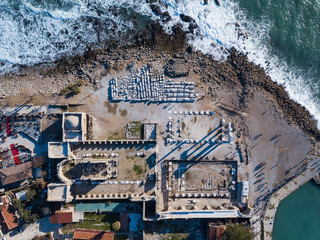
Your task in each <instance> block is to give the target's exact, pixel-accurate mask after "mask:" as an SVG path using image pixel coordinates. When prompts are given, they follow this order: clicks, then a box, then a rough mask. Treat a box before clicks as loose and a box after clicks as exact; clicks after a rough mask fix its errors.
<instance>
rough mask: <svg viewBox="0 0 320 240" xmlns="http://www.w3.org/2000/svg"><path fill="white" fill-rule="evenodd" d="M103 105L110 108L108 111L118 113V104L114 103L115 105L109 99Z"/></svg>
mask: <svg viewBox="0 0 320 240" xmlns="http://www.w3.org/2000/svg"><path fill="white" fill-rule="evenodd" d="M103 106H104V107H105V108H106V109H108V113H112V114H116V113H117V108H118V104H117V103H114V104H113V105H112V104H111V103H110V102H109V101H105V102H104V103H103Z"/></svg>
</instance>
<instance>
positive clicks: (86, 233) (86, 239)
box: [73, 229, 114, 240]
mask: <svg viewBox="0 0 320 240" xmlns="http://www.w3.org/2000/svg"><path fill="white" fill-rule="evenodd" d="M113 237H114V232H105V231H97V230H88V229H76V230H74V234H73V239H74V240H113Z"/></svg>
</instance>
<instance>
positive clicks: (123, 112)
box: [119, 109, 128, 117]
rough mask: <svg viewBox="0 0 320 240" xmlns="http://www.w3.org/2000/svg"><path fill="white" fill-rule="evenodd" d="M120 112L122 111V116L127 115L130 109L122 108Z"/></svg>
mask: <svg viewBox="0 0 320 240" xmlns="http://www.w3.org/2000/svg"><path fill="white" fill-rule="evenodd" d="M119 112H120V116H122V117H125V116H127V114H128V111H127V110H126V109H120V110H119Z"/></svg>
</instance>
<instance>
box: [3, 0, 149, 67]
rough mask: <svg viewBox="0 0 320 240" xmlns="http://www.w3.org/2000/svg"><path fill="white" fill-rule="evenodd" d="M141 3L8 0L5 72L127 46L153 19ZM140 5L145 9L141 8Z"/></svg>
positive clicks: (6, 5)
mask: <svg viewBox="0 0 320 240" xmlns="http://www.w3.org/2000/svg"><path fill="white" fill-rule="evenodd" d="M143 3H145V2H144V1H143V0H140V1H131V2H130V1H125V0H118V1H115V0H113V1H103V0H95V1H87V0H69V1H59V0H57V1H51V0H44V1H35V0H21V1H14V2H13V1H10V0H4V1H2V2H1V5H0V59H3V61H1V64H0V72H2V73H5V72H7V71H9V70H10V68H11V67H13V66H16V65H17V66H18V65H20V66H21V65H27V66H30V65H34V64H38V63H43V62H45V63H47V62H54V61H55V60H57V59H60V58H62V57H65V56H71V55H76V54H82V53H83V52H84V51H86V50H87V48H88V46H90V47H91V48H98V47H99V46H100V44H104V43H105V42H106V41H108V40H110V41H111V40H116V41H118V42H119V43H121V39H122V40H123V41H127V40H128V39H130V34H129V33H130V32H131V31H134V30H137V27H138V26H137V25H136V24H135V22H136V21H137V18H138V17H140V16H144V15H147V16H148V15H149V16H150V15H151V14H152V12H151V9H150V7H149V8H148V5H147V4H143ZM139 6H140V7H139Z"/></svg>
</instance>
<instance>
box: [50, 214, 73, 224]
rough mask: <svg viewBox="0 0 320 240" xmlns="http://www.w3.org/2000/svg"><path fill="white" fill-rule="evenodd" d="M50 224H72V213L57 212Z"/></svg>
mask: <svg viewBox="0 0 320 240" xmlns="http://www.w3.org/2000/svg"><path fill="white" fill-rule="evenodd" d="M50 223H55V224H56V223H59V224H64V223H72V212H59V211H56V212H55V214H54V215H52V216H51V218H50Z"/></svg>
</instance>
